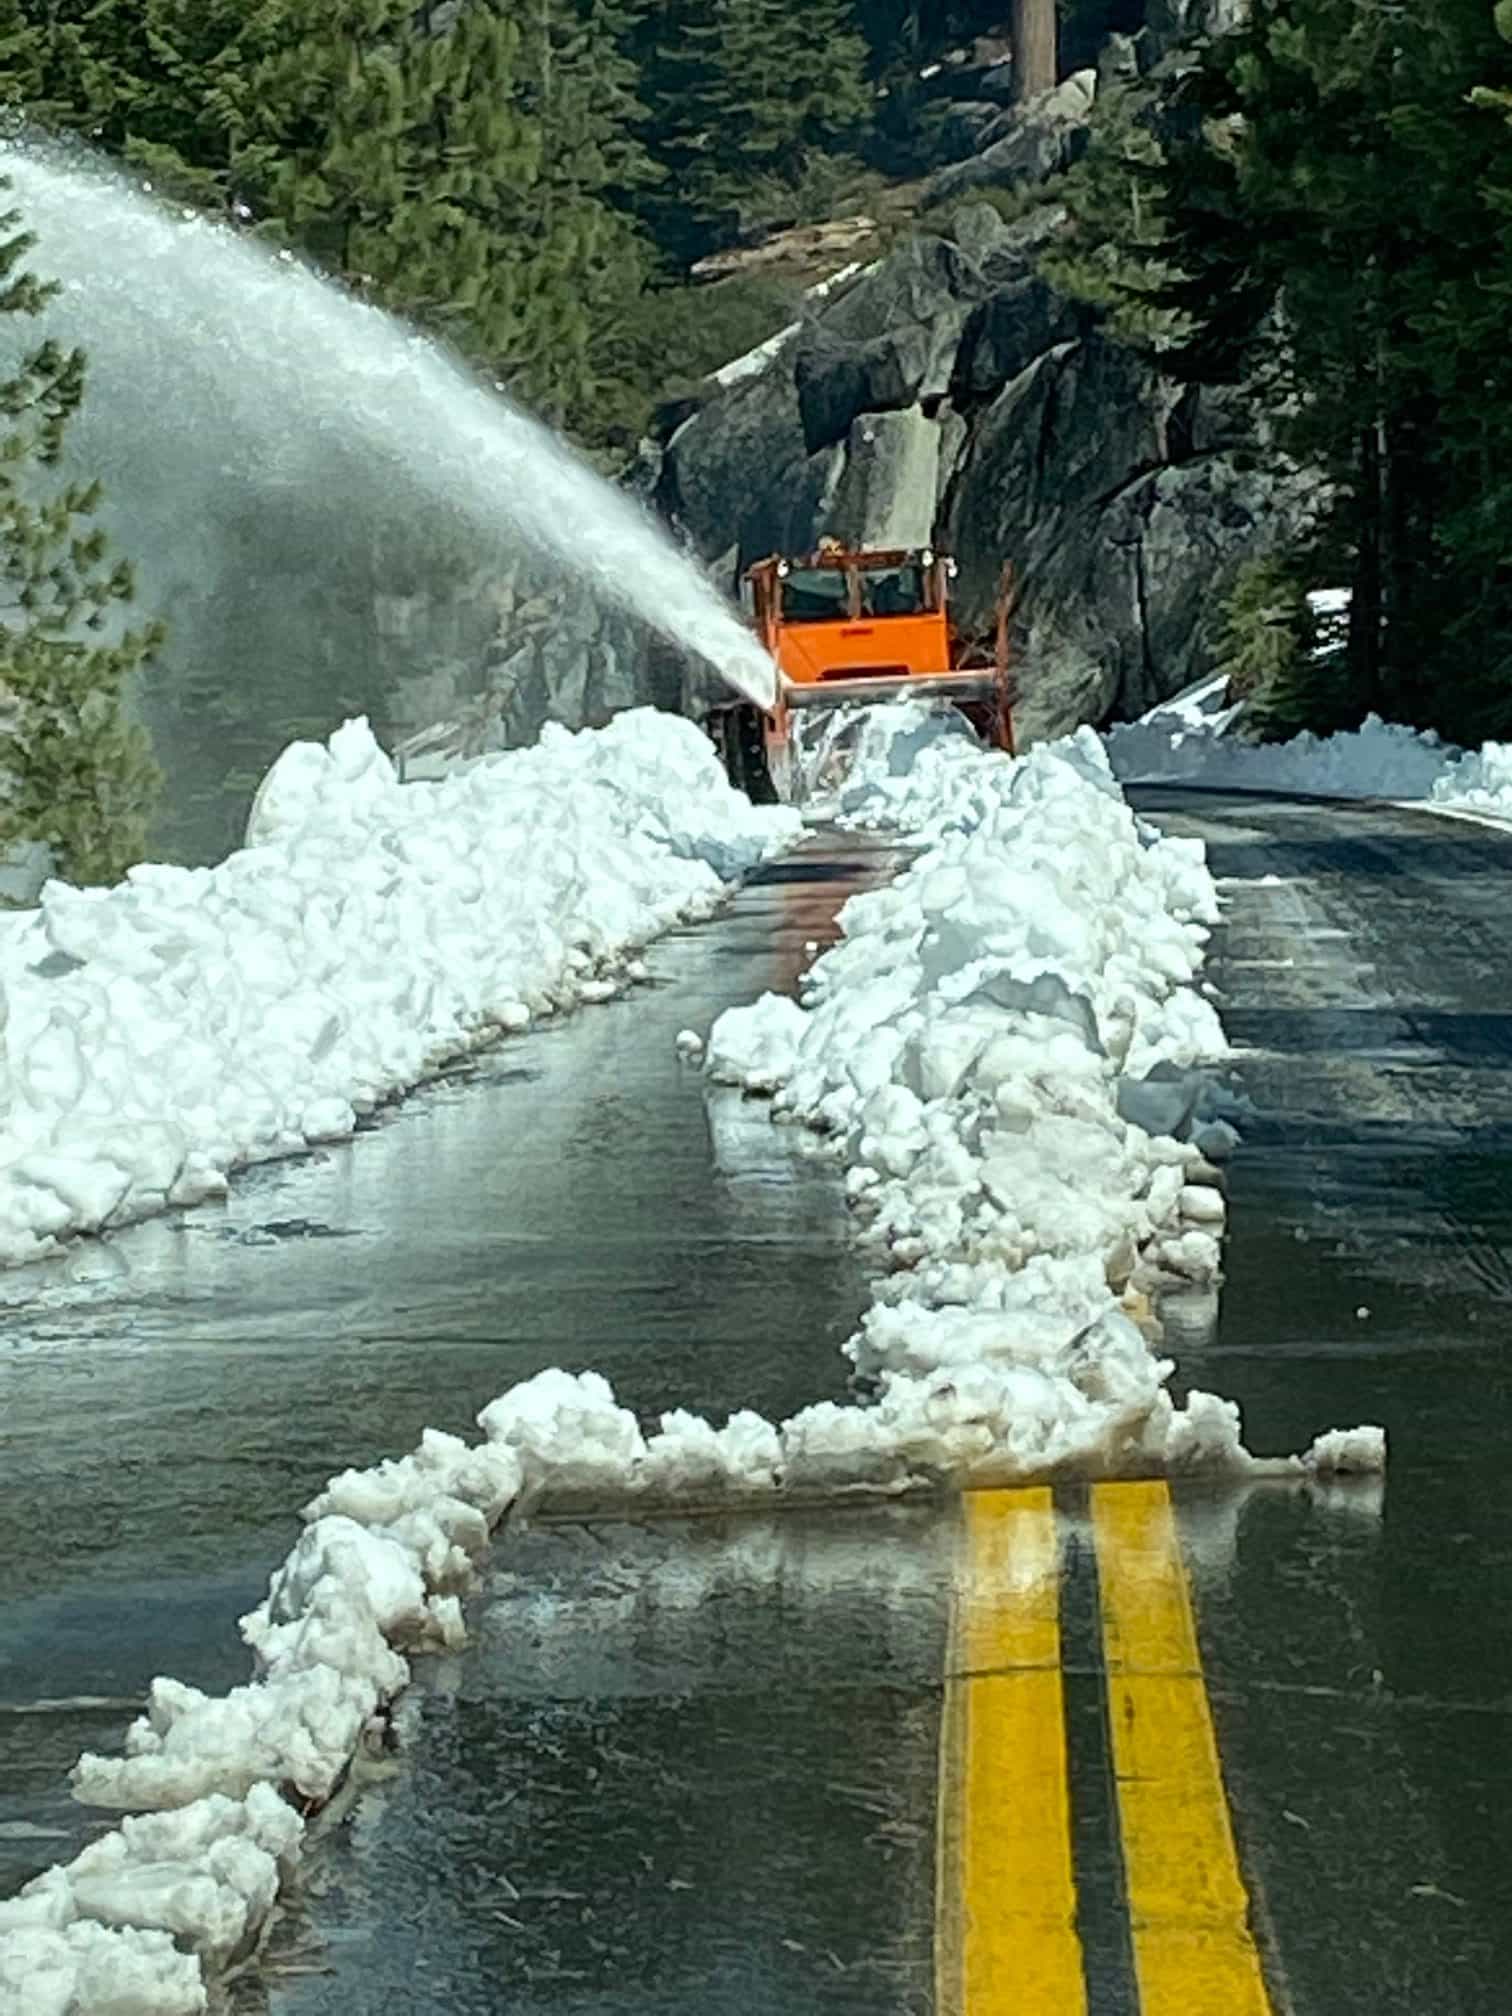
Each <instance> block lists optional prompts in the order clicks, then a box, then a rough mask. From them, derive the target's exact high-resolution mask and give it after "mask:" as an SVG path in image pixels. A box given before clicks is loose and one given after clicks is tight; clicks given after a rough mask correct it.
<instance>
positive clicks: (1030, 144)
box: [924, 70, 1097, 210]
mask: <svg viewBox="0 0 1512 2016" xmlns="http://www.w3.org/2000/svg"><path fill="white" fill-rule="evenodd" d="M1096 96H1097V72H1096V71H1095V70H1078V71H1077V72H1076V73H1075V75H1074V76H1071V77H1068V78H1066V80H1065V81H1064V83H1061V84H1057V85H1056V86H1055V88H1054V90H1052V91H1044V92H1041V93H1040V95H1039V96H1038V97H1037V98H1031V99H1029V100H1028V101H1027V102H1026V103H1025V104H1023V105H1014V106H1012V107H1010V108H1009V110H1008V111H1006V112H1004V113H1002V114H1001V115H1000V116H999V117H998V118H997V119H996V120H994V122H993V123H992V125H991V126H989V127H988V128H987V130H986V132H985V133H984V134H983V136H982V146H981V149H980V151H979V152H978V153H976V154H975V155H973V156H972V158H971V159H970V160H969V161H957V162H954V163H952V164H951V166H949V167H948V168H941V169H940V170H938V172H937V173H936V174H934V175H932V176H931V177H930V179H929V181H928V183H927V184H926V185H925V189H924V208H925V209H926V210H929V209H937V208H938V207H939V205H940V204H942V203H949V202H953V201H955V200H956V199H957V198H959V197H961V196H964V195H966V194H967V193H968V192H969V191H970V190H973V189H1017V188H1021V187H1026V186H1029V185H1031V184H1033V183H1036V182H1047V181H1048V180H1049V179H1050V177H1051V176H1052V175H1059V174H1063V173H1064V172H1065V170H1066V169H1067V168H1069V167H1071V166H1072V164H1073V163H1074V162H1076V161H1078V160H1079V159H1080V158H1081V156H1082V154H1083V153H1084V152H1085V151H1086V146H1087V137H1088V128H1089V125H1090V121H1091V117H1092V105H1093V101H1094V100H1095V98H1096Z"/></svg>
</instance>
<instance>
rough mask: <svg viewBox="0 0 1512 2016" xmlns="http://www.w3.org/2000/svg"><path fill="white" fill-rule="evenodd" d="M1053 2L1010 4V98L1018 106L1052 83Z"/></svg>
mask: <svg viewBox="0 0 1512 2016" xmlns="http://www.w3.org/2000/svg"><path fill="white" fill-rule="evenodd" d="M1056 67H1057V66H1056V58H1055V0H1013V95H1014V97H1015V98H1016V99H1017V100H1018V102H1019V103H1020V104H1022V103H1023V101H1024V100H1025V99H1026V98H1033V97H1035V96H1036V95H1037V94H1038V93H1039V92H1041V91H1048V90H1050V89H1051V88H1052V86H1053V85H1054V84H1055V82H1056Z"/></svg>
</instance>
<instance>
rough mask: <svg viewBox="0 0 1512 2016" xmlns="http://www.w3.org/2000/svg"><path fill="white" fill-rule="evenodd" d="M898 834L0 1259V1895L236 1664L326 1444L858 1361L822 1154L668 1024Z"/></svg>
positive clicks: (820, 935)
mask: <svg viewBox="0 0 1512 2016" xmlns="http://www.w3.org/2000/svg"><path fill="white" fill-rule="evenodd" d="M886 859H887V857H886V856H885V855H884V854H883V853H882V852H881V851H880V850H878V849H877V848H876V847H874V846H872V847H868V845H867V843H865V842H855V843H852V842H849V841H846V842H844V843H842V844H838V845H835V844H831V845H828V846H826V845H825V844H823V843H819V844H817V845H814V844H811V845H810V846H809V847H808V848H807V849H806V850H805V851H804V852H803V853H802V854H800V855H798V856H796V857H792V858H789V859H788V860H786V861H784V862H779V863H777V864H775V865H773V866H772V867H770V868H769V869H767V870H766V871H764V872H763V873H762V875H761V876H760V877H758V878H757V879H756V880H755V881H754V882H753V883H752V884H751V885H749V886H748V887H747V888H745V889H744V890H742V891H741V893H740V894H739V896H738V897H737V898H736V900H735V901H734V903H733V904H732V906H731V908H730V909H729V910H728V912H727V913H725V914H724V915H723V916H721V917H719V918H718V919H716V920H715V921H714V922H712V923H710V924H707V925H703V926H700V927H698V928H696V929H691V930H688V931H686V932H682V933H678V934H674V935H673V936H671V937H669V938H666V939H663V940H661V941H660V942H658V943H657V944H655V945H653V946H652V947H651V948H650V949H649V950H648V952H647V954H646V961H647V965H648V966H649V968H650V972H651V979H650V982H649V984H647V985H642V986H639V987H637V988H635V989H634V990H633V991H632V992H631V993H630V994H628V995H627V996H625V997H623V998H621V999H620V1000H618V1001H615V1002H611V1003H609V1004H607V1005H605V1006H601V1007H595V1008H589V1009H584V1010H582V1011H580V1012H579V1013H577V1014H576V1015H574V1016H571V1017H569V1018H567V1019H566V1020H564V1021H563V1022H562V1023H561V1024H559V1025H557V1026H554V1027H549V1028H543V1029H541V1030H539V1031H537V1032H535V1033H533V1034H531V1035H529V1036H528V1037H526V1038H524V1039H522V1040H519V1041H515V1042H510V1043H507V1044H504V1045H502V1046H501V1047H500V1048H498V1049H497V1050H495V1051H492V1052H490V1053H488V1054H486V1055H483V1056H481V1057H479V1058H477V1059H475V1060H474V1062H473V1063H472V1065H471V1066H470V1067H469V1068H468V1069H467V1070H466V1071H463V1072H459V1073H456V1074H454V1075H453V1076H451V1077H449V1078H447V1079H446V1080H445V1081H444V1082H442V1083H440V1084H437V1085H435V1086H432V1087H430V1088H429V1089H427V1090H425V1091H424V1092H422V1093H420V1094H417V1095H416V1096H415V1097H414V1098H412V1099H410V1100H409V1101H407V1102H406V1103H405V1104H403V1105H402V1106H400V1107H397V1108H395V1109H393V1110H392V1111H391V1112H389V1113H388V1114H386V1115H385V1116H383V1118H382V1119H381V1121H380V1122H379V1123H378V1124H377V1125H376V1126H375V1127H373V1128H372V1129H371V1130H370V1131H368V1132H367V1133H365V1134H364V1135H362V1136H361V1137H360V1138H359V1139H358V1140H357V1141H356V1142H354V1143H353V1144H352V1145H351V1146H350V1147H344V1148H340V1149H336V1150H332V1151H330V1152H328V1153H323V1154H320V1155H316V1156H311V1157H308V1158H305V1159H303V1160H301V1161H300V1162H298V1163H290V1164H283V1165H279V1166H272V1167H265V1168H263V1169H260V1170H254V1171H251V1172H249V1173H248V1174H246V1175H245V1176H243V1177H242V1178H239V1179H238V1180H237V1182H236V1184H235V1186H234V1192H233V1195H232V1198H231V1200H230V1202H229V1204H227V1205H226V1206H224V1207H216V1208H205V1209H200V1210H197V1211H193V1212H190V1213H186V1214H181V1215H179V1216H177V1217H173V1218H166V1219H162V1220H159V1221H156V1222H154V1223H150V1224H144V1225H141V1226H137V1227H133V1228H131V1229H129V1230H127V1231H125V1232H123V1233H120V1234H117V1235H115V1236H113V1237H111V1238H109V1239H107V1240H103V1241H91V1242H88V1243H86V1244H81V1245H79V1246H77V1247H76V1248H74V1249H73V1250H72V1251H71V1252H70V1254H69V1256H68V1257H67V1258H66V1259H64V1260H62V1261H58V1262H55V1263H52V1264H51V1265H46V1266H39V1267H34V1268H27V1269H22V1270H18V1271H16V1272H14V1273H12V1274H10V1275H8V1276H5V1277H3V1278H0V1302H3V1305H4V1310H5V1313H4V1330H3V1340H4V1341H3V1343H0V1379H3V1386H4V1406H3V1410H0V1474H3V1477H4V1492H3V1497H0V1507H3V1510H0V1605H3V1612H4V1618H5V1628H4V1631H3V1634H0V1894H5V1893H6V1892H8V1891H9V1890H10V1889H11V1888H12V1887H14V1885H15V1884H16V1883H18V1882H19V1881H21V1880H22V1879H23V1878H24V1877H26V1876H27V1875H29V1874H30V1873H32V1871H33V1870H35V1869H36V1868H38V1867H41V1866H43V1865H45V1864H46V1863H48V1862H50V1861H53V1860H55V1859H57V1858H58V1857H59V1856H60V1855H63V1854H66V1853H67V1852H69V1851H70V1848H71V1844H73V1843H76V1841H77V1839H78V1837H79V1835H80V1832H81V1830H82V1829H84V1828H86V1827H89V1826H93V1825H94V1824H96V1823H97V1820H98V1816H91V1815H86V1814H84V1812H83V1811H82V1809H80V1808H79V1807H77V1806H75V1805H74V1804H73V1803H72V1802H71V1801H70V1800H69V1798H68V1796H67V1792H66V1787H65V1786H64V1783H63V1774H64V1771H65V1770H66V1767H67V1766H68V1764H70V1763H71V1762H72V1760H73V1758H74V1757H75V1756H76V1755H77V1753H78V1751H79V1750H80V1749H81V1748H83V1747H86V1746H93V1747H113V1746H114V1745H116V1744H118V1743H119V1740H120V1736H121V1733H122V1731H123V1728H124V1726H125V1724H126V1722H127V1721H128V1720H129V1719H130V1715H131V1713H133V1712H134V1708H135V1705H136V1704H138V1703H139V1702H140V1700H141V1697H142V1695H143V1693H144V1690H145V1688H146V1685H147V1683H148V1681H149V1680H150V1679H151V1677H152V1676H153V1675H154V1674H156V1673H171V1674H173V1675H175V1676H176V1677H177V1678H179V1679H182V1680H186V1681H189V1682H192V1683H193V1684H196V1685H200V1686H206V1687H211V1688H215V1689H221V1688H224V1687H227V1686H230V1685H234V1684H236V1683H237V1682H239V1681H241V1680H243V1679H245V1678H246V1676H247V1670H248V1661H247V1654H246V1650H245V1648H244V1647H243V1646H242V1644H241V1642H240V1640H239V1638H238V1637H237V1634H236V1629H235V1619H236V1617H237V1615H238V1614H239V1613H240V1612H241V1611H243V1610H245V1609H247V1608H249V1607H250V1605H251V1604H252V1603H254V1602H255V1601H256V1600H257V1599H258V1597H259V1596H260V1595H261V1594H262V1591H263V1587H264V1586H265V1583H266V1578H267V1575H268V1572H269V1570H270V1568H271V1567H272V1566H273V1565H274V1564H275V1563H276V1562H277V1561H279V1560H280V1559H281V1558H282V1557H283V1554H284V1553H285V1552H286V1550H287V1548H288V1546H289V1544H290V1542H291V1539H292V1537H293V1534H294V1532H295V1531H296V1530H297V1529H296V1527H295V1522H294V1515H295V1512H296V1510H297V1508H298V1506H299V1505H301V1504H302V1503H304V1502H305V1500H306V1499H308V1498H309V1497H310V1496H311V1495H312V1493H313V1492H314V1491H316V1490H317V1489H319V1487H320V1486H321V1484H322V1483H323V1482H324V1481H325V1479H326V1478H327V1477H328V1476H329V1475H331V1474H332V1472H333V1471H335V1470H338V1469H341V1468H344V1467H345V1466H346V1465H348V1464H366V1463H371V1462H374V1461H376V1460H378V1459H379V1458H381V1457H383V1456H387V1455H394V1454H400V1453H402V1452H403V1451H405V1450H406V1449H409V1448H411V1447H413V1445H414V1444H415V1443H416V1442H417V1441H418V1440H419V1437H420V1433H421V1431H422V1429H423V1428H425V1427H426V1426H434V1427H439V1428H446V1429H451V1430H454V1431H457V1432H465V1431H468V1430H470V1429H471V1428H472V1422H473V1417H474V1416H475V1414H476V1413H477V1411H478V1409H479V1408H480V1407H481V1406H483V1405H484V1404H485V1403H486V1402H487V1401H488V1400H490V1399H491V1398H493V1397H494V1396H495V1395H496V1394H497V1393H499V1392H501V1391H503V1390H504V1389H505V1388H506V1387H508V1386H509V1385H510V1384H512V1383H513V1382H514V1381H515V1380H517V1379H520V1378H523V1377H526V1376H528V1375H529V1374H530V1373H532V1372H535V1371H538V1370H539V1369H540V1368H541V1367H543V1366H546V1365H553V1364H559V1365H563V1366H566V1367H567V1368H569V1369H572V1370H577V1369H581V1368H584V1367H588V1366H592V1367H595V1368H596V1369H598V1370H599V1371H601V1372H603V1373H605V1374H606V1375H607V1376H608V1377H609V1378H610V1379H611V1380H612V1381H613V1382H614V1384H615V1387H616V1390H617V1391H618V1393H619V1395H620V1397H621V1399H622V1400H624V1401H625V1402H626V1403H627V1404H629V1405H631V1406H633V1407H636V1408H637V1409H639V1410H644V1411H645V1412H646V1413H648V1414H653V1413H655V1412H657V1411H659V1410H660V1409H662V1408H664V1407H668V1406H673V1405H679V1406H687V1407H691V1408H694V1409H698V1410H708V1411H711V1412H713V1413H714V1414H715V1415H716V1416H718V1417H719V1418H721V1419H722V1418H723V1416H724V1414H725V1413H726V1412H728V1411H729V1410H731V1409H733V1408H736V1407H755V1408H758V1409H760V1410H761V1411H762V1412H764V1413H769V1414H771V1413H776V1414H782V1413H786V1412H790V1411H792V1410H793V1409H794V1408H796V1407H798V1406H801V1405H803V1404H805V1403H806V1402H808V1401H810V1400H813V1399H816V1398H824V1397H827V1396H831V1395H838V1394H840V1393H841V1392H842V1391H843V1390H844V1384H845V1372H846V1365H845V1361H844V1360H843V1359H842V1357H841V1355H840V1350H839V1347H840V1345H841V1344H842V1343H843V1342H844V1340H845V1338H846V1337H847V1336H848V1335H849V1334H850V1332H851V1330H852V1329H853V1328H854V1327H855V1324H856V1320H857V1318H858V1316H859V1314H860V1311H861V1309H862V1308H863V1306H864V1304H865V1299H866V1296H865V1285H864V1279H863V1276H862V1273H861V1270H860V1268H859V1265H858V1263H857V1262H856V1260H855V1258H854V1256H853V1254H852V1251H851V1247H850V1244H849V1240H848V1234H847V1222H846V1218H845V1211H844V1204H843V1199H842V1196H841V1190H840V1184H839V1179H838V1173H837V1171H836V1168H835V1165H834V1164H833V1162H832V1161H830V1160H828V1159H826V1157H825V1156H824V1155H823V1154H822V1153H820V1152H818V1151H817V1149H816V1147H815V1145H814V1143H813V1142H812V1140H811V1138H810V1137H808V1136H807V1135H806V1134H805V1133H803V1132H802V1131H801V1130H797V1129H791V1128H782V1129H779V1128H775V1127H773V1126H772V1125H771V1123H770V1121H769V1120H768V1118H767V1115H766V1111H765V1108H764V1107H763V1106H761V1105H759V1104H758V1103H756V1102H747V1101H744V1100H742V1099H741V1098H740V1096H739V1095H738V1094H735V1093H717V1092H716V1093H709V1094H707V1095H706V1091H705V1088H704V1085H703V1081H702V1079H701V1077H700V1075H699V1074H698V1072H697V1070H696V1068H695V1067H691V1066H689V1065H688V1064H686V1063H685V1062H683V1061H682V1060H681V1059H680V1058H679V1057H678V1055H677V1053H676V1050H675V1048H674V1042H673V1039H674V1037H675V1036H676V1034H677V1032H678V1031H679V1030H680V1029H682V1028H684V1027H686V1026H690V1025H691V1026H693V1027H694V1028H697V1029H699V1030H700V1031H704V1030H707V1028H708V1026H709V1023H710V1022H711V1021H712V1019H713V1017H714V1016H715V1015H716V1014H717V1013H718V1012H719V1010H720V1009H721V1008H723V1007H725V1006H727V1005H728V1004H729V1003H731V1002H732V1001H748V1000H752V999H754V998H755V997H756V995H758V994H759V993H760V992H762V990H763V989H765V988H769V987H770V988H776V989H781V990H784V991H790V990H791V989H792V988H793V987H794V986H795V984H796V980H797V976H798V974H799V972H800V971H801V970H802V968H803V967H804V966H805V965H807V964H808V963H809V958H810V956H811V955H810V954H809V952H808V951H807V950H806V948H807V947H808V946H809V945H811V944H812V943H813V942H814V941H816V940H819V941H827V940H828V939H829V938H830V937H832V936H833V933H834V922H833V919H834V914H835V911H836V909H837V908H838V906H839V904H840V903H841V902H843V900H844V898H845V896H846V895H847V894H848V893H849V892H850V891H851V890H853V889H855V888H857V887H860V886H864V885H865V883H866V882H867V881H868V880H871V879H875V877H876V876H877V875H878V874H879V873H881V872H882V869H883V866H884V864H885V861H886ZM91 1701H93V1702H94V1703H95V1704H97V1705H90V1703H91Z"/></svg>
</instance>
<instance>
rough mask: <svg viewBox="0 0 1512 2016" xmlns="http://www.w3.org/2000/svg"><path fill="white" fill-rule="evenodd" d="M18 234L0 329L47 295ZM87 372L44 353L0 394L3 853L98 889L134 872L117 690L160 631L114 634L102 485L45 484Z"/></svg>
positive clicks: (139, 784)
mask: <svg viewBox="0 0 1512 2016" xmlns="http://www.w3.org/2000/svg"><path fill="white" fill-rule="evenodd" d="M8 186H9V185H8V184H7V183H5V182H3V181H0V188H4V187H8ZM20 221H21V220H20V213H19V212H18V211H16V210H14V209H10V210H6V211H5V212H4V213H3V214H0V315H20V316H35V315H37V314H40V313H41V311H42V310H43V309H44V307H45V306H46V304H47V302H48V300H49V299H50V298H51V296H52V295H53V294H54V293H55V292H56V289H55V287H53V286H51V285H46V284H44V283H42V282H41V281H39V280H38V279H37V278H36V276H35V275H34V274H33V273H31V272H29V271H28V270H27V269H26V267H25V266H24V264H23V261H24V260H25V258H26V256H27V254H28V253H29V252H30V250H31V249H32V246H33V244H34V242H35V241H34V240H33V238H32V237H31V235H30V234H29V233H27V232H25V231H22V230H20V229H18V226H19V224H20ZM84 372H85V367H84V357H83V355H82V353H81V352H80V351H77V350H72V351H65V350H63V349H62V348H61V347H60V346H59V345H58V344H57V343H55V342H53V341H51V340H47V339H44V340H43V341H42V342H40V343H38V344H37V345H36V346H35V347H34V348H32V349H30V350H29V351H27V352H26V354H25V355H24V356H23V357H22V358H21V360H20V362H19V363H18V364H17V365H16V366H15V368H14V370H13V372H12V375H11V376H10V377H9V378H8V379H6V380H5V381H4V382H3V383H0V853H3V852H5V851H8V850H9V849H11V848H13V847H14V846H15V845H16V844H17V843H18V842H20V841H27V840H38V841H43V842H45V843H46V844H47V846H48V847H49V848H50V849H51V851H52V854H53V858H54V861H55V863H56V866H57V869H58V872H59V873H61V874H62V875H64V876H66V877H67V878H68V879H70V880H72V881H76V882H104V881H111V880H114V879H115V878H116V877H117V876H119V875H120V874H122V873H123V872H124V870H125V869H126V868H127V867H128V866H130V864H131V863H132V862H133V861H135V860H139V859H140V858H141V853H142V848H143V843H144V835H145V825H146V817H147V812H148V809H149V807H150V804H151V801H152V797H153V795H154V792H155V789H156V781H157V780H156V773H155V771H154V770H153V767H152V764H151V762H150V760H149V758H148V754H147V745H146V738H145V736H144V735H143V734H142V732H141V730H140V729H138V728H136V727H134V726H132V725H130V724H129V723H128V722H127V721H126V719H125V718H124V715H123V713H122V688H123V686H124V685H125V682H126V681H127V680H128V679H129V678H130V677H131V676H132V675H133V674H134V673H135V672H136V671H137V670H138V669H139V668H140V667H141V666H142V665H143V663H144V662H145V661H146V659H147V658H148V656H149V655H150V653H151V652H152V650H153V649H154V648H155V646H156V644H157V643H158V642H159V640H160V633H159V632H158V631H157V630H156V629H155V628H151V627H143V628H138V629H134V630H133V629H128V630H123V629H122V627H121V622H120V620H119V618H120V611H121V605H123V604H125V603H126V602H128V601H129V600H130V598H131V593H132V583H131V573H130V569H129V568H128V567H127V566H126V564H125V563H124V562H123V561H119V560H112V559H111V557H110V555H109V553H108V551H107V547H106V541H105V535H104V533H103V532H102V531H101V530H100V528H99V527H98V526H97V525H93V524H91V522H90V521H91V518H92V516H93V513H94V511H95V509H96V507H97V505H98V503H99V487H98V485H96V484H85V483H79V482H72V481H69V480H67V479H65V478H63V477H61V476H60V475H59V474H58V467H57V465H58V461H59V457H60V456H61V454H62V450H63V444H64V439H65V435H66V433H67V428H68V423H69V420H70V419H71V418H72V416H73V414H74V413H75V412H76V411H77V410H78V407H79V403H80V401H81V400H82V398H83V396H84Z"/></svg>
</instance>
